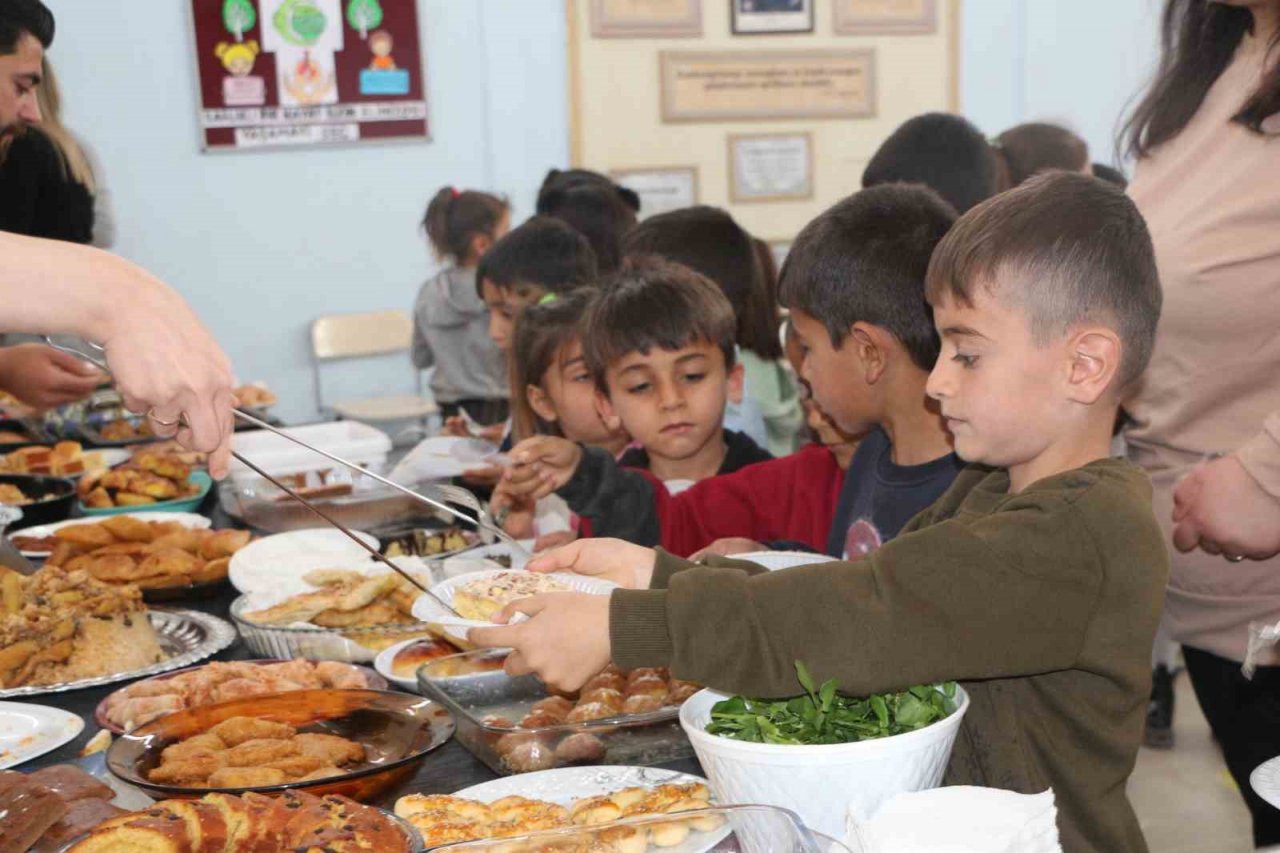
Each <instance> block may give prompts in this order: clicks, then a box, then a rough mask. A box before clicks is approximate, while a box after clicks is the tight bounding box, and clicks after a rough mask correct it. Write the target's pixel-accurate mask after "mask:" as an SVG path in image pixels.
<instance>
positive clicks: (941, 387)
mask: <svg viewBox="0 0 1280 853" xmlns="http://www.w3.org/2000/svg"><path fill="white" fill-rule="evenodd" d="M924 393H925V394H926V395H927V396H929V397H930V398H931V399H934V400H941V399H943V398H944V397H949V396H951V379H950V377H948V376H947V369H946V367H944V366H943V363H942V362H941V361H939V362H938V363H937V364H936V365H934V368H933V370H932V371H930V372H929V380H928V381H927V382H925V385H924Z"/></svg>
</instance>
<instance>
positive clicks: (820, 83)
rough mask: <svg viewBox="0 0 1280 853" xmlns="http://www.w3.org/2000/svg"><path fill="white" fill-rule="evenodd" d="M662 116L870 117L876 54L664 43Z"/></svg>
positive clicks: (673, 118)
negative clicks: (710, 48)
mask: <svg viewBox="0 0 1280 853" xmlns="http://www.w3.org/2000/svg"><path fill="white" fill-rule="evenodd" d="M658 67H659V75H660V78H661V93H662V120H663V122H665V123H668V124H671V123H677V122H703V121H755V120H771V119H830V118H871V117H873V116H875V114H876V73H875V71H876V54H875V50H874V49H872V48H858V49H853V50H718V51H692V50H690V51H685V50H664V51H661V53H660V54H659V60H658Z"/></svg>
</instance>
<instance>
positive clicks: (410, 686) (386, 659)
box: [373, 637, 438, 693]
mask: <svg viewBox="0 0 1280 853" xmlns="http://www.w3.org/2000/svg"><path fill="white" fill-rule="evenodd" d="M433 639H434V638H433V637H413V638H411V639H408V640H403V641H401V642H399V643H396V644H395V645H394V646H388V647H387V648H385V649H383V650H382V651H380V652H378V656H377V657H376V658H374V659H373V668H374V669H376V670H377V671H378V674H379V675H381V676H382V677H383V678H385V679H386V680H387V681H390V682H391V683H392V684H394V685H396V686H398V687H400V688H401V689H403V690H407V691H409V692H410V693H420V692H422V691H420V690H418V677H417V674H416V673H415V674H413V675H410V676H409V677H407V678H406V677H404V676H401V675H396V674H395V672H394V670H392V668H391V665H392V663H394V662H395V659H396V655H398V654H400V650H401V649H404V648H407V647H409V646H412V645H413V644H414V643H429V642H431V640H433ZM437 660H438V658H437Z"/></svg>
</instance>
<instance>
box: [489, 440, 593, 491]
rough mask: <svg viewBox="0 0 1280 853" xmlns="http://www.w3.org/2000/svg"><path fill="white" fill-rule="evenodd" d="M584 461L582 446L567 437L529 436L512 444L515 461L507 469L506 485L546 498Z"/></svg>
mask: <svg viewBox="0 0 1280 853" xmlns="http://www.w3.org/2000/svg"><path fill="white" fill-rule="evenodd" d="M581 461H582V448H581V447H579V446H578V445H576V444H574V443H573V442H572V441H569V440H568V439H567V438H557V437H556V436H552V435H540V436H536V437H534V438H529V439H525V440H524V441H522V442H520V443H519V444H517V445H516V446H515V447H514V448H512V450H511V463H512V464H511V467H510V468H508V469H507V470H506V471H505V472H503V475H502V485H503V488H504V489H506V491H507V492H509V493H510V494H511V495H513V496H516V497H524V498H533V499H537V498H545V497H546V496H547V495H549V494H551V493H552V492H554V491H555V490H556V489H559V488H562V487H563V486H564V485H565V484H567V483H568V482H569V481H570V480H571V479H573V473H574V472H575V471H577V470H578V463H579V462H581Z"/></svg>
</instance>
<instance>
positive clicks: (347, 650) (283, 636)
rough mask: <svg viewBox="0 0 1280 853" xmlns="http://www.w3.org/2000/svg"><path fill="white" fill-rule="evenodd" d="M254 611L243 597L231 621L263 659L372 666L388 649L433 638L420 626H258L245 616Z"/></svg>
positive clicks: (236, 604)
mask: <svg viewBox="0 0 1280 853" xmlns="http://www.w3.org/2000/svg"><path fill="white" fill-rule="evenodd" d="M253 609H254V607H252V606H250V603H249V596H247V595H242V596H240V597H239V598H237V599H236V600H235V601H233V602H232V603H231V621H233V622H235V623H236V629H237V630H239V632H240V636H241V637H242V638H243V639H244V642H245V645H247V646H248V647H249V649H250V650H251V651H253V652H254V654H257V655H260V656H261V657H264V658H279V659H281V660H290V659H292V658H306V659H307V660H334V661H341V662H343V663H371V662H372V661H373V659H374V658H376V657H377V656H378V652H380V651H382V650H383V649H385V648H387V647H388V646H392V645H394V644H396V643H399V642H401V641H403V640H409V639H412V638H414V637H425V636H428V635H429V634H430V632H429V631H428V630H427V626H425V625H423V624H421V623H413V624H409V625H386V626H381V627H376V628H342V629H338V628H320V627H317V626H305V627H287V626H278V625H257V624H255V623H253V622H249V621H247V620H245V618H244V615H243V614H244V613H245V612H246V611H252V610H253Z"/></svg>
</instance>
